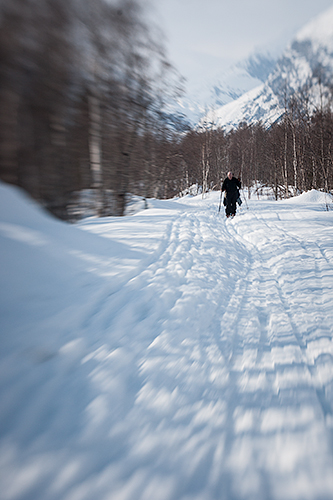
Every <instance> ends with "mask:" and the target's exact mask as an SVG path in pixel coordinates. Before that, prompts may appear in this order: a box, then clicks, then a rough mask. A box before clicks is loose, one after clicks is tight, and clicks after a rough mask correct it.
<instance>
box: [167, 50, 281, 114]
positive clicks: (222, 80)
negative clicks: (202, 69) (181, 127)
mask: <svg viewBox="0 0 333 500" xmlns="http://www.w3.org/2000/svg"><path fill="white" fill-rule="evenodd" d="M276 61H277V56H276V55H273V54H271V53H269V52H267V53H261V52H258V53H253V54H252V55H251V56H250V57H248V58H246V59H244V60H241V61H240V62H238V63H237V64H235V65H233V66H231V67H230V68H229V69H228V70H227V71H224V72H223V73H222V72H217V73H216V75H215V77H214V79H213V83H212V81H210V82H206V83H204V84H202V83H201V84H200V85H198V86H195V85H194V86H192V87H191V88H190V89H188V92H189V93H186V94H185V95H184V96H182V97H181V98H180V99H179V100H178V102H177V105H176V106H174V104H173V105H172V107H171V112H172V113H178V114H179V113H181V114H183V115H184V116H185V117H186V118H187V119H188V120H189V121H190V122H191V123H192V124H196V123H198V121H199V120H201V119H202V117H203V116H205V115H206V113H207V110H209V109H218V108H220V107H221V106H224V105H226V104H229V103H230V102H234V101H235V100H236V99H238V98H239V97H240V96H242V95H243V94H245V93H246V92H248V91H249V90H250V89H253V88H254V87H257V86H258V85H260V84H262V83H264V82H265V81H266V79H267V76H268V75H269V74H270V72H271V71H272V70H273V68H274V67H275V64H276ZM188 83H189V82H188ZM203 103H204V104H203Z"/></svg>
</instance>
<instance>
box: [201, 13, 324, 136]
mask: <svg viewBox="0 0 333 500" xmlns="http://www.w3.org/2000/svg"><path fill="white" fill-rule="evenodd" d="M332 79H333V7H331V8H330V9H328V10H327V11H325V12H324V13H323V14H321V15H320V16H318V17H316V18H315V19H314V20H313V21H311V22H310V23H308V24H307V25H306V26H305V27H304V28H302V29H301V30H300V31H299V32H298V34H297V35H296V36H295V38H294V39H293V41H292V42H291V43H290V44H289V45H288V47H287V48H286V50H285V51H284V53H283V54H282V56H281V57H280V58H279V59H278V62H277V64H276V66H275V68H274V70H273V71H272V72H271V73H270V74H269V76H268V78H267V80H266V81H265V83H263V84H261V85H259V86H257V87H256V88H254V89H252V90H250V91H248V92H246V93H245V94H243V95H242V96H240V97H239V98H238V99H236V100H234V101H232V102H230V103H227V104H225V105H223V106H220V107H218V108H215V109H212V110H211V111H210V112H209V113H207V115H206V116H205V118H204V120H205V121H208V122H209V123H214V124H216V125H217V126H221V127H223V128H225V129H226V130H230V129H231V128H235V127H237V126H238V125H239V123H240V122H242V121H246V122H248V123H254V122H257V121H259V120H260V121H261V122H262V123H263V124H264V125H269V124H272V123H273V122H275V121H276V120H278V119H279V117H280V116H281V115H282V114H283V111H284V107H285V99H286V95H287V97H290V96H292V95H293V94H294V93H295V92H299V91H302V92H306V93H307V96H308V97H309V103H310V106H311V107H312V109H314V108H315V107H316V106H318V105H319V102H320V96H324V97H325V98H328V97H329V96H330V95H331V94H330V87H331V83H332Z"/></svg>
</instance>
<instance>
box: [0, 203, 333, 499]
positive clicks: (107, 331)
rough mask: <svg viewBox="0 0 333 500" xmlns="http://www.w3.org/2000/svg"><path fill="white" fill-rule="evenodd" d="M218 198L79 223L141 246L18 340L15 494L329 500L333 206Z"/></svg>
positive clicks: (3, 452) (5, 444) (12, 411)
mask: <svg viewBox="0 0 333 500" xmlns="http://www.w3.org/2000/svg"><path fill="white" fill-rule="evenodd" d="M217 204H218V193H215V194H213V195H211V197H210V198H208V199H207V200H204V201H201V200H200V199H197V198H196V199H193V200H192V199H186V200H181V201H180V202H170V203H169V204H168V203H167V202H166V203H165V204H164V205H163V202H162V203H161V209H160V210H158V209H156V208H154V207H152V210H148V211H146V212H145V213H140V214H138V215H137V216H135V217H133V218H126V219H125V220H122V221H121V222H119V220H117V219H114V218H111V219H110V220H108V221H94V220H92V221H89V220H88V221H87V222H85V223H82V224H81V230H84V231H83V233H85V234H86V235H89V234H90V233H91V232H93V233H97V234H99V236H102V237H103V240H104V241H105V239H106V240H108V241H112V242H113V241H116V242H117V243H118V244H119V245H124V247H121V248H125V247H126V245H128V247H129V248H131V249H133V251H134V253H133V255H129V254H127V253H126V252H125V253H124V259H123V261H122V260H121V255H118V254H117V256H116V257H115V260H114V261H112V260H111V261H110V264H109V268H110V269H109V270H108V271H107V269H106V268H105V269H104V267H103V265H102V264H101V265H100V266H99V265H97V264H96V262H95V264H96V266H97V267H96V269H97V271H98V272H97V271H96V270H95V271H96V273H97V275H98V276H97V277H96V276H95V275H93V276H94V277H93V278H91V281H89V279H88V278H87V277H85V278H84V279H83V278H81V279H78V280H77V281H76V282H75V283H74V285H73V293H76V292H79V293H78V297H77V299H76V300H75V301H74V304H71V303H70V304H68V307H67V308H63V310H62V309H61V308H60V309H59V311H58V312H57V313H56V314H54V313H53V316H52V317H51V318H47V319H46V320H42V319H38V320H35V322H34V324H33V328H35V329H36V331H37V330H40V332H39V333H38V335H37V334H36V339H37V340H36V342H35V343H33V342H32V344H33V345H32V344H31V345H29V342H28V341H25V342H24V345H23V347H22V348H20V347H19V346H17V345H16V344H15V343H14V347H15V348H12V350H11V344H10V342H9V341H8V346H7V341H6V352H7V356H3V357H1V362H0V373H1V380H2V382H1V386H0V389H1V393H0V395H1V415H2V416H1V417H0V424H1V429H2V432H1V435H2V437H1V440H0V488H1V492H2V497H3V499H4V500H12V499H20V500H21V499H24V500H30V499H31V500H32V499H33V500H38V499H40V500H60V499H61V500H92V499H94V500H236V499H244V500H251V499H253V500H254V499H255V500H260V499H263V500H270V499H277V500H280V499H281V500H292V499H299V500H303V499H309V500H329V499H332V498H333V341H332V333H333V327H332V325H333V290H332V289H333V243H332V242H333V238H332V237H333V212H324V211H323V209H322V207H321V208H320V207H319V208H318V205H315V204H314V205H313V207H311V206H310V207H308V206H306V205H304V206H303V205H294V204H291V203H290V202H289V201H287V202H279V203H275V202H268V201H267V202H266V201H262V202H257V201H254V200H253V201H250V202H249V207H250V209H249V210H246V208H244V205H243V208H242V211H240V212H239V213H238V215H237V216H236V217H235V218H234V219H233V220H230V219H229V220H226V219H225V217H224V215H223V214H222V213H220V214H218V213H217ZM156 206H157V207H158V204H156ZM1 227H2V234H3V235H4V237H5V238H6V237H8V238H12V237H13V234H12V232H11V231H13V229H11V231H10V230H9V227H8V226H1V225H0V232H1ZM134 227H135V228H136V230H135V231H136V233H135V234H134V233H133V232H131V228H134ZM147 227H148V228H150V232H149V230H148V229H147ZM140 228H141V230H142V235H144V234H149V235H150V236H149V238H150V240H149V244H148V245H147V239H146V238H145V237H144V236H142V237H140ZM32 230H33V229H31V231H32ZM22 234H23V233H22ZM27 234H28V233H27ZM29 234H30V236H31V237H33V234H32V232H30V233H29ZM30 236H29V237H30ZM35 236H36V235H35ZM29 237H28V235H27V236H26V237H25V241H21V244H22V245H24V244H27V240H29ZM147 237H148V236H147ZM36 238H37V236H36ZM22 239H23V240H24V238H23V236H22V238H21V240H22ZM39 239H40V242H41V243H40V244H41V245H42V244H45V245H47V241H48V240H47V235H44V234H42V235H41V236H40V238H39ZM16 240H17V238H16ZM34 241H36V239H35V240H34ZM47 248H48V247H47ZM135 252H137V254H135ZM140 252H141V253H140ZM70 253H71V258H74V257H73V256H75V255H76V257H77V259H81V260H82V258H84V259H86V261H87V259H88V260H89V258H88V256H87V255H85V256H84V257H82V253H80V252H78V251H77V250H76V253H75V252H74V253H73V251H71V252H70ZM50 255H51V250H50ZM125 261H126V262H125ZM117 266H118V267H117ZM102 268H103V272H102V271H101V269H102ZM117 269H120V271H119V272H117ZM95 271H94V272H95ZM103 273H104V274H103ZM108 273H109V275H107V274H108ZM75 276H76V275H75ZM80 276H81V275H80ZM65 299H66V300H68V299H67V297H65ZM61 306H62V307H63V303H62V302H61ZM69 316H70V317H69ZM73 316H74V319H73ZM52 322H53V325H54V323H55V324H56V326H57V327H58V328H59V330H61V331H59V340H57V339H56V340H54V339H53V340H52V341H51V340H48V341H46V340H44V344H43V342H42V343H41V344H40V339H42V338H43V334H45V328H47V327H48V326H49V325H51V324H52ZM6 324H9V325H10V322H9V320H8V322H7V323H6ZM15 328H16V327H15ZM20 328H21V329H22V327H20ZM20 328H18V332H19V334H20V337H19V338H22V332H21V329H20ZM31 328H32V327H31ZM31 328H30V329H28V330H29V333H30V334H31ZM51 333H52V335H53V336H54V335H56V331H55V328H54V327H53V328H52V330H51ZM43 346H44V347H43Z"/></svg>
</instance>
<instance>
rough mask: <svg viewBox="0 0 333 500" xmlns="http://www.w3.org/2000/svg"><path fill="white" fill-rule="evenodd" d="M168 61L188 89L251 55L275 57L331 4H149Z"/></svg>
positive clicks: (268, 0)
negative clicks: (258, 54) (162, 40)
mask: <svg viewBox="0 0 333 500" xmlns="http://www.w3.org/2000/svg"><path fill="white" fill-rule="evenodd" d="M150 4H151V5H152V10H153V11H154V18H155V20H156V22H157V23H158V25H159V26H160V27H161V29H162V31H163V32H164V34H165V36H166V47H167V52H168V58H169V60H170V62H171V63H173V64H174V65H175V66H176V68H177V69H178V71H179V72H180V73H181V74H182V75H183V76H184V77H185V78H186V79H187V80H188V87H189V88H194V87H196V86H198V85H200V84H201V83H202V82H204V81H208V80H210V79H212V78H214V76H215V75H217V74H221V72H223V71H226V70H227V69H228V68H230V67H231V66H233V65H234V64H236V63H237V62H240V61H241V60H243V59H245V58H247V57H248V56H250V55H251V54H252V53H254V52H255V51H260V52H265V51H267V52H270V53H271V54H273V55H276V54H277V53H281V51H282V50H283V49H284V47H285V46H286V45H287V44H288V42H289V41H291V39H292V38H293V35H294V34H295V33H296V32H297V31H298V30H299V29H300V28H302V27H303V26H304V25H305V24H306V23H307V22H308V21H310V20H312V19H313V18H314V17H315V16H317V15H318V14H321V13H322V12H323V11H325V10H326V9H328V8H329V7H331V6H332V5H333V0H150Z"/></svg>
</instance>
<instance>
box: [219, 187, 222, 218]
mask: <svg viewBox="0 0 333 500" xmlns="http://www.w3.org/2000/svg"><path fill="white" fill-rule="evenodd" d="M221 203H222V185H221V195H220V204H219V212H220V210H221Z"/></svg>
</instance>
